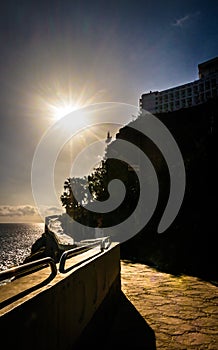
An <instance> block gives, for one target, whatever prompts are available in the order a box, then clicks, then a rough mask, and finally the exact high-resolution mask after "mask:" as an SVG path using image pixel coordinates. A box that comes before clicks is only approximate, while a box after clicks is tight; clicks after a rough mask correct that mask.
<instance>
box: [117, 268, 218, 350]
mask: <svg viewBox="0 0 218 350" xmlns="http://www.w3.org/2000/svg"><path fill="white" fill-rule="evenodd" d="M121 281H122V291H123V293H124V294H125V296H126V297H127V299H128V300H129V301H130V302H131V304H132V305H133V306H134V307H135V309H136V310H137V311H138V312H139V313H140V315H141V316H142V317H143V319H144V320H145V323H146V324H147V325H148V326H149V328H150V329H152V331H153V332H154V335H155V343H156V349H157V350H181V349H183V350H189V349H190V350H192V349H194V350H201V349H209V350H217V349H218V308H217V306H218V287H216V286H215V285H213V284H211V283H209V282H205V281H202V280H200V279H198V278H196V277H191V276H180V277H175V276H173V275H170V274H167V273H162V272H157V271H156V270H155V269H153V268H151V267H148V266H147V265H143V264H138V263H136V264H134V263H130V262H127V261H126V262H125V261H122V262H121ZM141 348H142V349H143V347H141ZM144 348H145V349H147V348H148V350H150V349H149V347H147V348H146V346H145V347H144ZM152 349H153V348H152Z"/></svg>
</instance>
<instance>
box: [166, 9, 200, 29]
mask: <svg viewBox="0 0 218 350" xmlns="http://www.w3.org/2000/svg"><path fill="white" fill-rule="evenodd" d="M199 14H200V12H199V11H197V12H194V13H189V14H187V15H185V16H183V17H180V18H178V19H176V20H175V22H173V23H172V25H173V26H175V27H183V26H184V24H185V23H187V22H189V21H190V20H191V19H193V18H194V17H197V16H199Z"/></svg>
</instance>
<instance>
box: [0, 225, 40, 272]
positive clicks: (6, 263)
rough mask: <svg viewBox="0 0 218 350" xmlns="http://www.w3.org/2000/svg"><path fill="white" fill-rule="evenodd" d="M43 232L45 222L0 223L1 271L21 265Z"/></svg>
mask: <svg viewBox="0 0 218 350" xmlns="http://www.w3.org/2000/svg"><path fill="white" fill-rule="evenodd" d="M43 232H44V223H28V224H20V223H19V224H15V223H6V224H2V223H0V271H3V270H6V269H8V268H10V267H13V266H17V265H20V264H21V263H22V262H23V261H24V259H25V258H26V257H27V256H28V255H29V254H30V252H31V247H32V244H33V243H34V242H35V241H36V240H37V239H38V238H40V237H41V235H42V234H43Z"/></svg>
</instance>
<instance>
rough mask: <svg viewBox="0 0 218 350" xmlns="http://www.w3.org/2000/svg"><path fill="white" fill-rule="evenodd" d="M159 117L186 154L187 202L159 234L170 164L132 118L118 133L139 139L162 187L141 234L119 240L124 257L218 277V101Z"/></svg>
mask: <svg viewBox="0 0 218 350" xmlns="http://www.w3.org/2000/svg"><path fill="white" fill-rule="evenodd" d="M157 117H158V118H159V119H160V120H161V121H162V122H163V123H164V124H165V125H166V126H167V128H168V129H169V130H170V132H171V134H172V135H173V137H174V138H175V140H176V142H177V144H178V146H179V148H180V150H181V153H182V156H183V159H184V163H185V169H186V191H185V197H184V201H183V203H182V206H181V209H180V211H179V213H178V215H177V217H176V218H175V220H174V222H173V224H172V225H171V226H170V227H169V228H168V229H167V230H166V231H165V232H164V233H162V234H158V233H157V226H158V223H159V221H160V217H161V215H162V213H163V210H164V208H165V206H166V203H167V199H168V193H169V186H170V179H169V173H168V169H167V165H166V163H165V160H164V159H163V157H162V155H161V154H160V151H159V150H158V149H157V147H156V146H155V145H154V144H152V142H150V141H149V140H148V139H147V138H146V137H144V136H143V135H142V134H141V135H140V133H139V132H136V131H135V130H134V129H132V128H131V125H133V124H134V122H132V123H130V125H129V126H126V127H124V128H122V129H120V131H119V133H118V134H117V138H122V139H126V140H129V141H130V142H133V143H135V144H136V145H137V146H139V147H140V148H141V149H142V150H143V151H144V152H145V153H146V154H147V155H148V156H149V158H150V159H151V160H152V163H153V164H154V166H155V168H156V171H157V174H158V179H159V186H160V197H159V203H158V206H157V208H156V210H155V213H154V215H153V217H152V219H151V220H150V221H149V223H148V224H147V225H146V227H145V228H144V229H143V230H142V231H141V232H140V233H138V234H137V235H136V236H135V237H134V238H132V239H130V240H129V241H127V242H125V243H123V244H122V245H121V256H122V258H131V259H134V260H139V261H144V262H146V263H148V264H152V265H155V266H156V267H158V268H160V269H162V270H166V271H169V272H174V273H190V274H194V275H199V276H202V277H204V278H212V279H216V278H217V276H216V267H217V251H216V250H217V249H216V243H215V237H216V205H215V203H216V199H217V198H216V190H217V179H218V177H217V168H218V167H217V165H218V164H217V151H216V150H217V117H218V101H217V100H211V101H209V102H207V103H205V104H203V105H200V106H197V107H192V108H189V109H183V110H179V111H176V112H171V113H166V114H161V115H157ZM140 118H142V117H140ZM115 142H116V141H115ZM109 147H110V146H109Z"/></svg>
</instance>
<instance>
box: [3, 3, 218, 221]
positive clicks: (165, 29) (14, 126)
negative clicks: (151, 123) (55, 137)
mask: <svg viewBox="0 0 218 350" xmlns="http://www.w3.org/2000/svg"><path fill="white" fill-rule="evenodd" d="M0 16H1V20H0V45H1V55H0V120H1V127H0V164H1V171H0V221H4V222H5V221H15V222H17V221H23V222H25V221H28V220H33V221H35V220H37V216H36V214H37V209H36V208H35V204H34V199H33V196H32V189H31V165H32V160H33V156H34V152H35V149H36V147H37V144H38V143H39V141H40V139H41V137H42V135H43V134H44V133H45V132H46V130H47V129H48V128H49V127H50V126H51V125H52V123H54V122H55V120H56V115H55V113H56V112H57V110H58V108H59V107H60V106H61V104H63V101H68V102H69V101H70V102H71V103H72V102H74V103H75V104H76V105H84V104H89V103H93V102H94V103H98V102H105V101H113V102H122V103H123V102H124V103H130V104H133V105H138V101H139V98H140V95H141V94H142V93H145V92H148V91H150V90H163V89H167V88H169V87H172V86H176V85H180V84H183V83H186V82H189V81H192V80H195V79H197V78H198V70H197V65H198V63H201V62H204V61H206V60H208V59H211V58H213V57H216V56H218V24H217V23H218V22H217V18H218V2H216V1H207V2H203V1H193V0H190V1H160V0H158V1H155V0H153V1H150V0H149V1H141V0H139V1H122V0H116V1H113V0H112V1H108V2H106V1H77V0H75V1H68V0H65V1H57V0H54V1H47V0H44V1H41V0H39V1H19V2H18V1H10V0H9V1H7V2H2V3H1V5H0ZM63 181H64V178H63ZM25 214H26V215H25Z"/></svg>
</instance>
